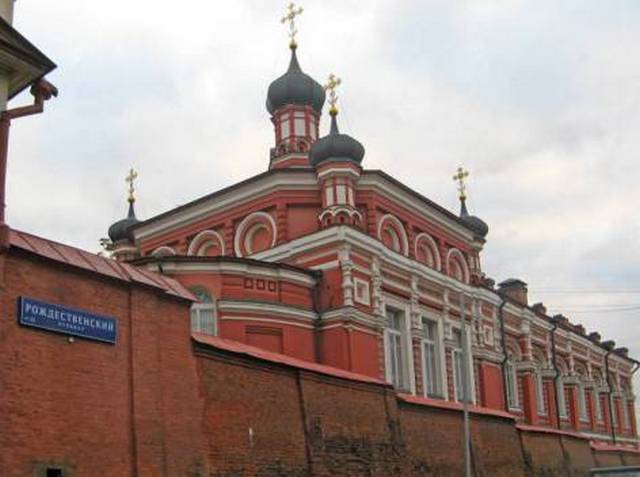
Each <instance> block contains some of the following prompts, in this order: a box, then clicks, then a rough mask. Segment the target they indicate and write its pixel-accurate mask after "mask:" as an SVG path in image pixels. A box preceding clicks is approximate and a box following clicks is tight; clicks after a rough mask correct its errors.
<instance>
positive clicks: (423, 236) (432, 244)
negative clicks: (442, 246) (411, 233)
mask: <svg viewBox="0 0 640 477" xmlns="http://www.w3.org/2000/svg"><path fill="white" fill-rule="evenodd" d="M421 243H424V244H425V245H426V246H427V247H429V249H430V251H431V254H432V255H433V260H434V264H433V268H434V269H436V270H438V271H440V270H442V260H441V259H440V251H439V250H438V244H436V241H435V240H433V237H432V236H431V235H429V234H428V233H425V232H422V233H419V234H418V235H417V236H416V240H415V250H414V254H415V256H416V258H417V257H418V249H419V248H420V246H421Z"/></svg>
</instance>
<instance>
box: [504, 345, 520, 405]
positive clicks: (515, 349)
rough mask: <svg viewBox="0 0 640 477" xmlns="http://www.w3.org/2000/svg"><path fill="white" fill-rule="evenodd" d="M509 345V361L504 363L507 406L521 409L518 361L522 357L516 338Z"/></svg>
mask: <svg viewBox="0 0 640 477" xmlns="http://www.w3.org/2000/svg"><path fill="white" fill-rule="evenodd" d="M510 341H511V343H509V344H508V345H507V361H506V362H505V363H504V386H505V389H506V391H507V408H508V409H520V400H519V397H518V373H517V371H516V363H517V362H518V361H520V359H521V353H520V349H519V346H518V344H517V343H516V342H515V341H514V340H510Z"/></svg>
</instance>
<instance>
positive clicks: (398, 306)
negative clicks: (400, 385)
mask: <svg viewBox="0 0 640 477" xmlns="http://www.w3.org/2000/svg"><path fill="white" fill-rule="evenodd" d="M383 300H384V306H385V311H386V307H390V308H393V309H395V310H398V311H400V312H402V313H403V314H404V326H405V329H404V345H405V349H406V351H407V352H406V357H407V358H406V360H407V362H406V363H405V366H406V367H407V371H408V372H407V379H408V380H409V382H408V385H409V389H408V390H409V391H410V392H411V394H412V395H414V396H415V394H416V370H415V366H414V356H413V344H412V342H411V309H410V307H409V303H408V302H406V301H401V300H399V299H397V298H396V297H394V296H392V295H389V294H384V295H383ZM385 318H386V313H385ZM386 331H387V329H386V327H385V332H384V333H383V337H384V338H383V341H384V354H385V376H386V377H387V380H388V376H389V375H388V372H389V369H390V368H389V360H388V359H389V353H388V351H389V342H388V338H387V333H386Z"/></svg>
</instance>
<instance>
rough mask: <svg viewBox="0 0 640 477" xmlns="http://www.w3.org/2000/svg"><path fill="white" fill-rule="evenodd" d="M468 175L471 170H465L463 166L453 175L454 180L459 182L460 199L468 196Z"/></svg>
mask: <svg viewBox="0 0 640 477" xmlns="http://www.w3.org/2000/svg"><path fill="white" fill-rule="evenodd" d="M466 177H469V171H465V170H464V169H463V168H462V167H458V170H457V171H456V173H455V174H454V176H453V180H454V181H456V182H457V183H458V192H459V193H460V200H464V199H466V198H467V194H466V191H467V186H465V184H464V180H465V178H466Z"/></svg>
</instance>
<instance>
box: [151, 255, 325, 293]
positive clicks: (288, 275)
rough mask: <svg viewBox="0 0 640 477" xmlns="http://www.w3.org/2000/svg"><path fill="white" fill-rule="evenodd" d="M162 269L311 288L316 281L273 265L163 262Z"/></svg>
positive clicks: (153, 266)
mask: <svg viewBox="0 0 640 477" xmlns="http://www.w3.org/2000/svg"><path fill="white" fill-rule="evenodd" d="M147 269H148V270H151V271H155V272H157V271H159V270H158V264H157V263H149V264H147ZM162 269H163V270H164V272H166V273H167V274H176V275H180V274H183V273H184V274H190V273H194V272H196V273H198V272H199V273H229V274H234V275H240V276H243V277H245V276H248V275H252V276H254V277H265V278H271V279H274V280H287V281H291V282H294V283H300V284H302V285H305V286H308V287H311V286H313V285H315V283H316V280H315V278H313V277H310V276H309V275H308V274H306V273H302V272H296V271H295V270H290V269H285V268H274V267H273V266H272V265H265V266H261V265H257V264H253V263H237V262H169V261H167V262H162Z"/></svg>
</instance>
